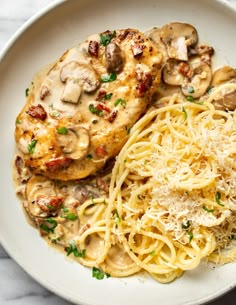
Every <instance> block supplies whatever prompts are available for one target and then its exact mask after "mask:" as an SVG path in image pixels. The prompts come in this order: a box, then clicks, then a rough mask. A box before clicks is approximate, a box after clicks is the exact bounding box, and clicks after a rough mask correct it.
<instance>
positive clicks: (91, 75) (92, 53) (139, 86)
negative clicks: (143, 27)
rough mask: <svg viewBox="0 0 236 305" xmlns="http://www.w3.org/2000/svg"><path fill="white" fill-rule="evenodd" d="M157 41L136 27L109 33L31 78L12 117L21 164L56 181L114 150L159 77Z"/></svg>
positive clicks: (92, 166)
mask: <svg viewBox="0 0 236 305" xmlns="http://www.w3.org/2000/svg"><path fill="white" fill-rule="evenodd" d="M161 66H162V55H161V52H160V51H159V48H158V45H156V44H155V43H154V42H152V41H151V40H150V39H149V38H147V37H146V36H144V35H143V34H142V33H140V32H139V31H137V30H133V29H126V30H119V31H106V32H104V33H101V34H100V35H94V36H91V37H90V38H89V39H87V40H86V41H85V42H84V43H82V44H80V45H79V46H76V47H74V48H71V49H70V50H68V51H67V52H66V53H65V54H64V55H62V57H61V58H60V59H59V60H58V61H57V62H56V63H55V64H54V65H52V66H51V68H50V69H49V71H47V72H46V73H44V74H43V75H41V76H40V77H39V76H38V77H35V79H34V80H33V84H32V87H31V88H30V90H29V95H28V99H27V103H26V105H25V106H24V108H23V109H22V111H21V112H20V114H19V115H18V117H17V120H16V130H15V139H16V143H17V146H18V148H19V150H20V151H21V152H22V154H23V158H24V161H25V164H26V166H27V167H28V168H29V169H30V171H31V172H32V173H34V174H40V175H44V176H46V177H49V178H53V179H60V180H72V179H80V178H84V177H86V176H88V175H90V174H92V173H95V172H96V171H97V170H98V169H100V168H101V167H103V166H104V164H105V162H106V161H107V160H108V159H110V158H112V157H114V156H115V155H117V154H118V153H119V151H120V149H121V148H122V146H123V145H124V143H125V142H126V140H127V138H128V133H129V130H130V128H131V127H132V126H133V125H134V123H135V122H136V121H137V120H138V119H139V117H140V116H141V115H142V114H143V113H144V112H145V110H146V108H147V106H148V105H149V103H150V101H151V100H152V96H153V94H154V93H155V90H156V88H157V86H158V84H159V82H160V74H161Z"/></svg>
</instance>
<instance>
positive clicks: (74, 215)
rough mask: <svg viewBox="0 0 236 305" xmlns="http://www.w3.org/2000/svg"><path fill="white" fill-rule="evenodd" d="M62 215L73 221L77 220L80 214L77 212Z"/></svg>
mask: <svg viewBox="0 0 236 305" xmlns="http://www.w3.org/2000/svg"><path fill="white" fill-rule="evenodd" d="M62 217H63V218H65V219H68V220H71V221H75V220H77V219H78V216H77V215H76V214H75V213H68V214H65V215H63V216H62Z"/></svg>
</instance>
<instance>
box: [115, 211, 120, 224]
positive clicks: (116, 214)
mask: <svg viewBox="0 0 236 305" xmlns="http://www.w3.org/2000/svg"><path fill="white" fill-rule="evenodd" d="M115 216H116V218H117V219H118V222H121V217H120V215H119V213H118V211H117V210H115Z"/></svg>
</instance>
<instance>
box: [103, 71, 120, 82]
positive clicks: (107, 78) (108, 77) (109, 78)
mask: <svg viewBox="0 0 236 305" xmlns="http://www.w3.org/2000/svg"><path fill="white" fill-rule="evenodd" d="M116 79H117V75H116V73H114V72H113V73H110V74H106V75H103V76H102V77H101V80H100V82H101V83H109V82H114V81H115V80H116Z"/></svg>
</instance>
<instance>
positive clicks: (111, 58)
mask: <svg viewBox="0 0 236 305" xmlns="http://www.w3.org/2000/svg"><path fill="white" fill-rule="evenodd" d="M105 57H106V65H107V71H108V72H115V73H119V72H121V71H122V70H123V67H124V57H123V53H122V50H121V48H120V47H119V46H118V45H117V44H116V43H113V42H111V43H109V44H108V45H107V46H106V49H105Z"/></svg>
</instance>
